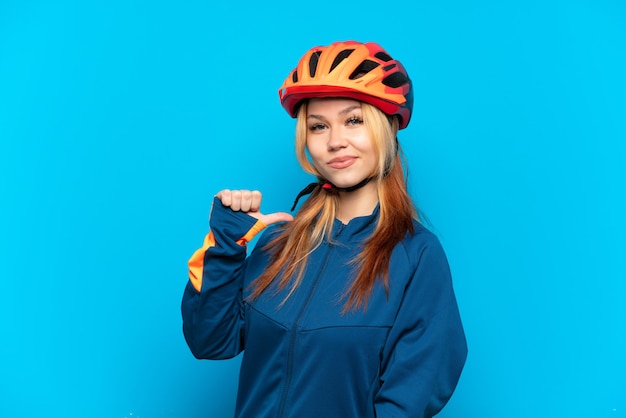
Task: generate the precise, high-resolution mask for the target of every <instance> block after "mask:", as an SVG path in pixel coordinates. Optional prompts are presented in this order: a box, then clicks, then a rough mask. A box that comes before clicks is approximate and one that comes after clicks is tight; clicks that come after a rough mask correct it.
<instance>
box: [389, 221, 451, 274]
mask: <svg viewBox="0 0 626 418" xmlns="http://www.w3.org/2000/svg"><path fill="white" fill-rule="evenodd" d="M399 247H401V248H402V250H403V252H404V253H405V256H406V257H407V262H408V264H409V265H411V266H412V267H413V268H417V266H418V265H419V264H420V263H423V262H429V263H435V264H441V265H443V266H447V265H448V260H447V257H446V253H445V251H444V249H443V246H442V244H441V241H440V240H439V238H438V237H437V235H435V234H434V233H433V232H432V231H431V230H430V229H428V228H427V227H426V226H424V225H423V224H422V223H420V222H418V221H413V232H412V233H411V232H408V233H407V234H406V236H405V238H404V239H403V240H402V241H401V242H400V244H399Z"/></svg>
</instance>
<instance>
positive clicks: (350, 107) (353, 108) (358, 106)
mask: <svg viewBox="0 0 626 418" xmlns="http://www.w3.org/2000/svg"><path fill="white" fill-rule="evenodd" d="M355 109H361V105H353V106H348V107H346V108H345V109H342V110H340V111H339V115H345V114H347V113H350V112H352V111H353V110H355ZM306 118H307V119H310V118H313V119H319V120H326V118H324V117H323V116H322V115H308V116H307V117H306Z"/></svg>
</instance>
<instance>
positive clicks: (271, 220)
mask: <svg viewBox="0 0 626 418" xmlns="http://www.w3.org/2000/svg"><path fill="white" fill-rule="evenodd" d="M259 219H260V220H261V221H262V222H263V223H264V224H265V225H267V226H269V225H272V224H276V223H279V222H291V221H293V216H291V215H290V214H289V213H287V212H274V213H268V214H267V215H261V216H260V217H259Z"/></svg>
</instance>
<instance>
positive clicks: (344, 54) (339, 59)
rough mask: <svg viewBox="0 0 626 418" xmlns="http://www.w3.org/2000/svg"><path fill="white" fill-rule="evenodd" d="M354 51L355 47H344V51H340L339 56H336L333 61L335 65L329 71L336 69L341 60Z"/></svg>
mask: <svg viewBox="0 0 626 418" xmlns="http://www.w3.org/2000/svg"><path fill="white" fill-rule="evenodd" d="M352 52H354V49H344V50H343V51H341V52H340V53H338V54H337V56H336V57H335V60H334V61H333V65H331V66H330V71H329V73H330V72H332V71H333V70H334V69H335V67H336V66H338V65H339V64H340V63H341V61H343V60H345V59H346V58H348V57H349V56H350V54H352Z"/></svg>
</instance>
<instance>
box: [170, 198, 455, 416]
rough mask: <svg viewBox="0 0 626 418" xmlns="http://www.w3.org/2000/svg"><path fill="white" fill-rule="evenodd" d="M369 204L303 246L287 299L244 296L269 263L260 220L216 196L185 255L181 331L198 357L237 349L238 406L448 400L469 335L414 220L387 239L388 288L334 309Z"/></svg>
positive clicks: (369, 224)
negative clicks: (196, 245) (361, 305)
mask: <svg viewBox="0 0 626 418" xmlns="http://www.w3.org/2000/svg"><path fill="white" fill-rule="evenodd" d="M377 219H378V209H376V210H375V211H374V213H373V214H372V215H370V216H364V217H358V218H355V219H353V220H351V221H350V222H349V223H348V224H347V225H344V224H342V223H341V222H339V221H335V225H334V229H333V233H332V240H330V242H328V241H324V243H323V244H322V245H321V246H320V247H319V248H317V249H316V250H315V251H314V252H313V253H312V254H311V255H310V258H309V261H308V264H307V268H306V272H305V275H304V278H303V281H302V283H301V285H300V286H299V287H298V289H297V290H296V291H295V292H294V293H293V294H292V295H291V296H290V297H289V298H288V299H287V300H286V302H285V303H284V305H282V306H280V307H279V305H280V303H281V302H282V301H283V300H284V299H285V296H286V294H287V292H288V291H289V286H287V288H286V289H285V290H284V291H282V292H278V293H276V292H277V289H276V288H275V287H274V288H272V287H270V288H269V289H268V290H266V291H265V292H264V293H263V294H262V295H261V297H259V298H258V299H257V300H255V301H253V302H252V303H248V302H247V301H244V298H245V296H246V295H247V290H246V288H247V287H248V285H249V284H250V282H251V281H252V280H254V279H255V278H256V277H258V276H259V275H260V273H261V272H262V271H263V269H264V268H265V267H266V266H267V264H268V261H269V255H268V254H267V253H266V252H264V251H263V247H264V244H266V243H267V242H268V241H269V240H270V239H271V236H272V235H273V234H275V233H277V232H278V231H279V228H280V227H279V226H273V227H271V228H268V229H267V231H265V232H264V233H263V235H262V236H261V237H260V238H259V241H258V242H257V244H256V246H255V248H254V250H253V251H252V252H251V254H250V255H249V256H248V257H246V254H247V251H246V243H247V242H249V241H250V240H251V239H252V238H253V237H254V235H255V234H256V233H258V232H259V231H260V230H262V229H263V228H264V227H265V225H263V223H262V222H260V221H257V220H256V219H254V218H252V217H251V216H248V215H247V214H245V213H242V212H234V211H232V210H230V209H229V208H226V207H224V206H223V205H222V204H221V202H220V201H219V200H217V199H215V201H214V203H213V209H212V213H211V218H210V232H209V234H208V235H207V237H206V238H205V241H204V245H203V246H202V248H200V249H198V250H197V251H196V252H195V253H194V255H193V256H192V257H191V259H190V260H189V278H190V280H189V282H188V283H187V286H186V288H185V292H184V296H183V301H182V316H183V332H184V335H185V339H186V341H187V344H188V345H189V348H190V349H191V352H192V353H193V355H194V356H195V357H197V358H202V359H225V358H231V357H234V356H236V355H237V354H239V353H240V352H241V351H242V350H243V351H244V354H243V359H242V363H241V371H240V377H239V390H238V394H237V405H236V413H235V416H236V418H265V417H267V418H320V417H323V418H335V417H336V418H392V417H394V418H405V417H406V418H408V417H415V418H426V417H432V416H433V415H435V414H436V413H438V412H439V411H440V410H441V408H443V406H444V405H445V404H446V402H447V401H448V399H449V398H450V396H451V395H452V392H453V391H454V389H455V387H456V384H457V382H458V379H459V376H460V374H461V370H462V368H463V365H464V363H465V359H466V355H467V346H466V340H465V335H464V332H463V327H462V324H461V319H460V317H459V311H458V308H457V302H456V298H455V295H454V290H453V287H452V280H451V277H450V271H449V267H448V263H447V260H446V256H445V254H444V251H443V249H442V247H441V245H440V243H439V241H438V239H437V238H436V237H435V235H433V234H432V233H431V232H429V231H428V230H427V229H426V228H424V227H423V226H422V225H421V224H420V223H418V222H415V232H414V234H412V235H410V234H407V236H406V238H405V239H404V240H403V241H402V242H400V243H399V244H398V245H397V246H396V248H395V249H394V251H393V253H392V256H391V261H390V266H389V295H388V296H387V295H386V292H385V289H384V286H383V285H382V284H379V285H377V287H375V289H374V291H373V292H372V295H371V297H370V299H369V302H368V305H367V309H366V310H365V311H363V310H360V311H356V312H351V313H347V314H342V313H341V310H342V308H343V306H344V301H345V300H344V299H342V296H343V295H344V294H345V292H346V289H347V288H348V286H349V284H350V281H351V280H352V278H353V271H352V267H351V266H350V264H349V263H350V261H351V260H353V259H354V258H355V256H356V255H357V254H358V253H359V251H360V249H361V243H362V242H364V241H365V240H366V239H367V238H368V237H369V236H370V235H371V233H372V232H373V230H374V227H375V226H376V221H377Z"/></svg>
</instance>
